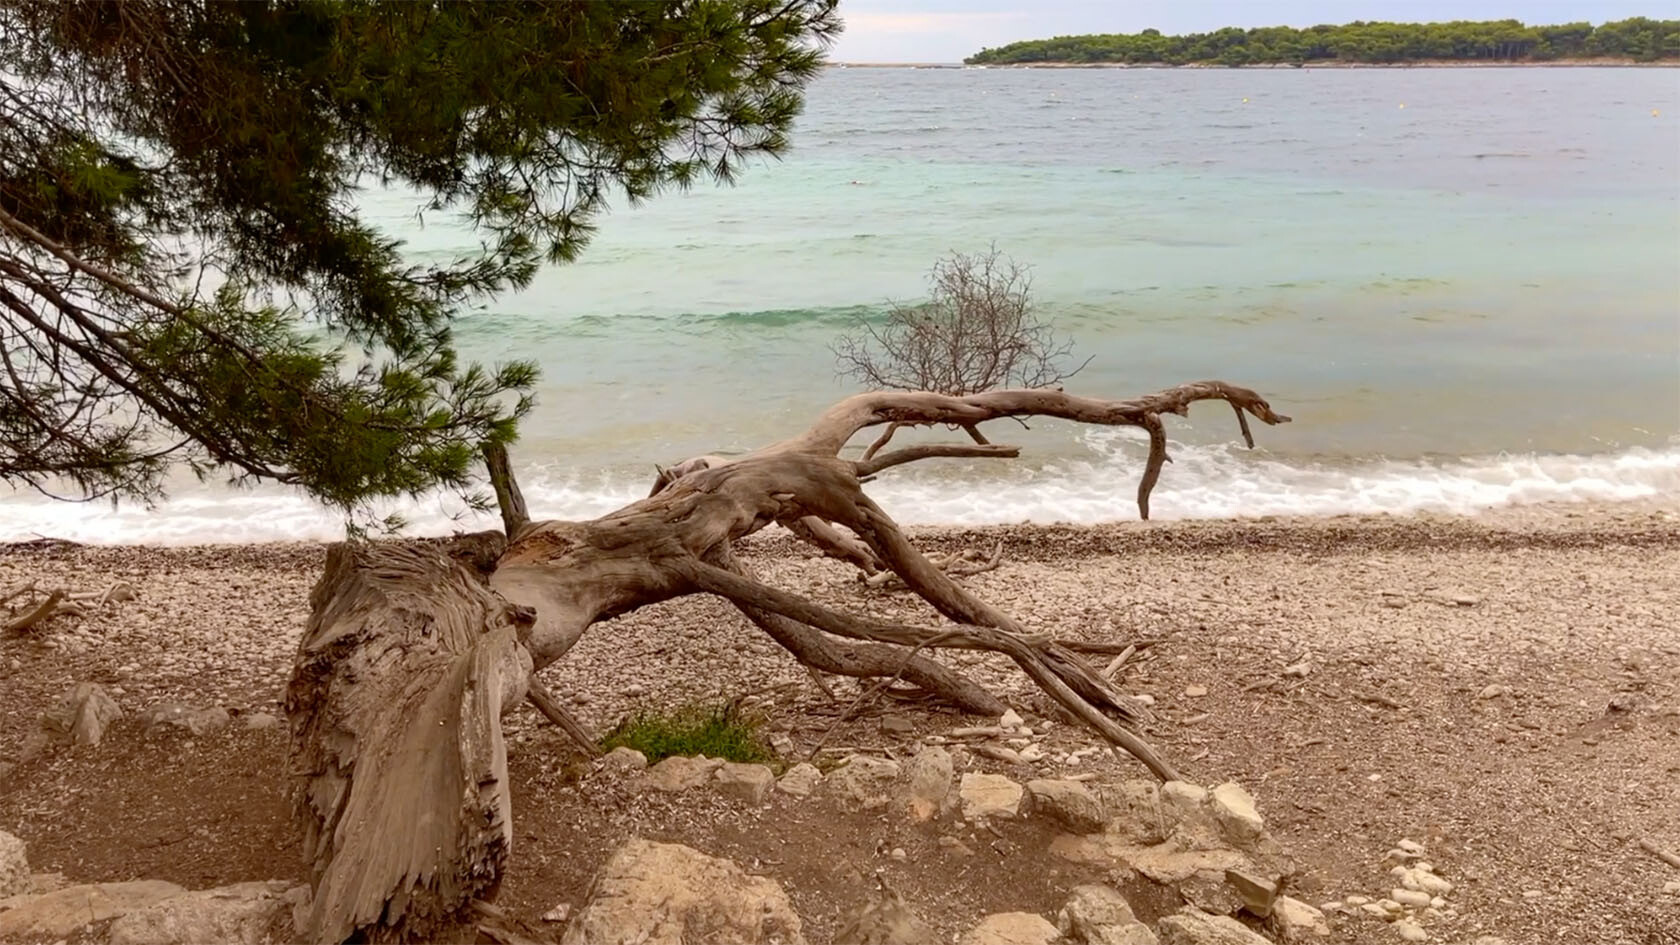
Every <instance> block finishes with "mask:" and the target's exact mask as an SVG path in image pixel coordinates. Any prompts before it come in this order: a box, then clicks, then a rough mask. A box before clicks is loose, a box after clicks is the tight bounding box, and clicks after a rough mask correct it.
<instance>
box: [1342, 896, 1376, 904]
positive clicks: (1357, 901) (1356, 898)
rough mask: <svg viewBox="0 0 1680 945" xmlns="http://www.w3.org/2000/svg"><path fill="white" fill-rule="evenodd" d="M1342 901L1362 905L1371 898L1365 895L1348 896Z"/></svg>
mask: <svg viewBox="0 0 1680 945" xmlns="http://www.w3.org/2000/svg"><path fill="white" fill-rule="evenodd" d="M1342 901H1343V902H1345V903H1347V904H1348V905H1350V906H1362V905H1364V904H1366V903H1367V902H1370V901H1371V900H1370V899H1369V898H1367V897H1365V896H1348V897H1347V898H1345V899H1343V900H1342Z"/></svg>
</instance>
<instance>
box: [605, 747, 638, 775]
mask: <svg viewBox="0 0 1680 945" xmlns="http://www.w3.org/2000/svg"><path fill="white" fill-rule="evenodd" d="M596 764H598V765H600V766H601V770H602V771H605V772H610V773H612V774H619V775H623V774H630V773H631V772H634V771H642V770H645V769H646V768H647V766H648V763H647V755H644V754H642V753H641V752H639V751H637V750H636V749H634V748H631V747H630V746H629V745H620V746H618V747H617V748H614V749H613V750H612V751H609V752H607V753H606V754H605V755H602V756H601V759H600V760H599V761H597V762H596Z"/></svg>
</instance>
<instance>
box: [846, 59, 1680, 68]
mask: <svg viewBox="0 0 1680 945" xmlns="http://www.w3.org/2000/svg"><path fill="white" fill-rule="evenodd" d="M827 65H828V68H830V69H1535V68H1539V69H1680V60H1661V61H1657V62H1639V61H1636V60H1633V59H1546V60H1522V59H1510V60H1501V61H1497V62H1485V61H1484V62H1476V61H1472V60H1459V59H1419V60H1416V61H1412V62H1338V61H1331V60H1319V61H1315V62H1304V63H1301V64H1300V65H1296V64H1294V63H1288V62H1256V63H1250V64H1247V65H1241V66H1227V65H1224V64H1222V63H1217V62H1187V63H1183V64H1181V65H1174V64H1172V63H1166V62H1003V63H986V64H981V65H972V66H971V65H967V64H965V63H961V62H831V63H828V64H827Z"/></svg>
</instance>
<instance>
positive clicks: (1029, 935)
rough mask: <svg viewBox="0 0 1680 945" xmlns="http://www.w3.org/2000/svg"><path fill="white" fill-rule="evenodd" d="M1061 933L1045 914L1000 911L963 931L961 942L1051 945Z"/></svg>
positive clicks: (962, 944)
mask: <svg viewBox="0 0 1680 945" xmlns="http://www.w3.org/2000/svg"><path fill="white" fill-rule="evenodd" d="M1057 934H1058V932H1057V931H1056V927H1055V926H1054V925H1051V924H1050V923H1049V922H1048V921H1047V920H1046V919H1045V918H1044V917H1043V916H1041V915H1037V914H1034V913H1031V912H997V913H993V914H992V915H989V916H986V917H985V918H984V919H981V920H980V924H979V925H976V926H975V927H974V928H972V929H969V930H968V931H967V932H964V933H963V936H962V938H959V939H957V945H1050V943H1051V942H1054V941H1055V940H1056V936H1057Z"/></svg>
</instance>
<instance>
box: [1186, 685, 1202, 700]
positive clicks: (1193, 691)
mask: <svg viewBox="0 0 1680 945" xmlns="http://www.w3.org/2000/svg"><path fill="white" fill-rule="evenodd" d="M1184 694H1185V695H1187V696H1189V697H1190V698H1192V699H1197V698H1200V697H1202V696H1205V695H1207V694H1208V687H1206V686H1186V687H1184Z"/></svg>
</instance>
